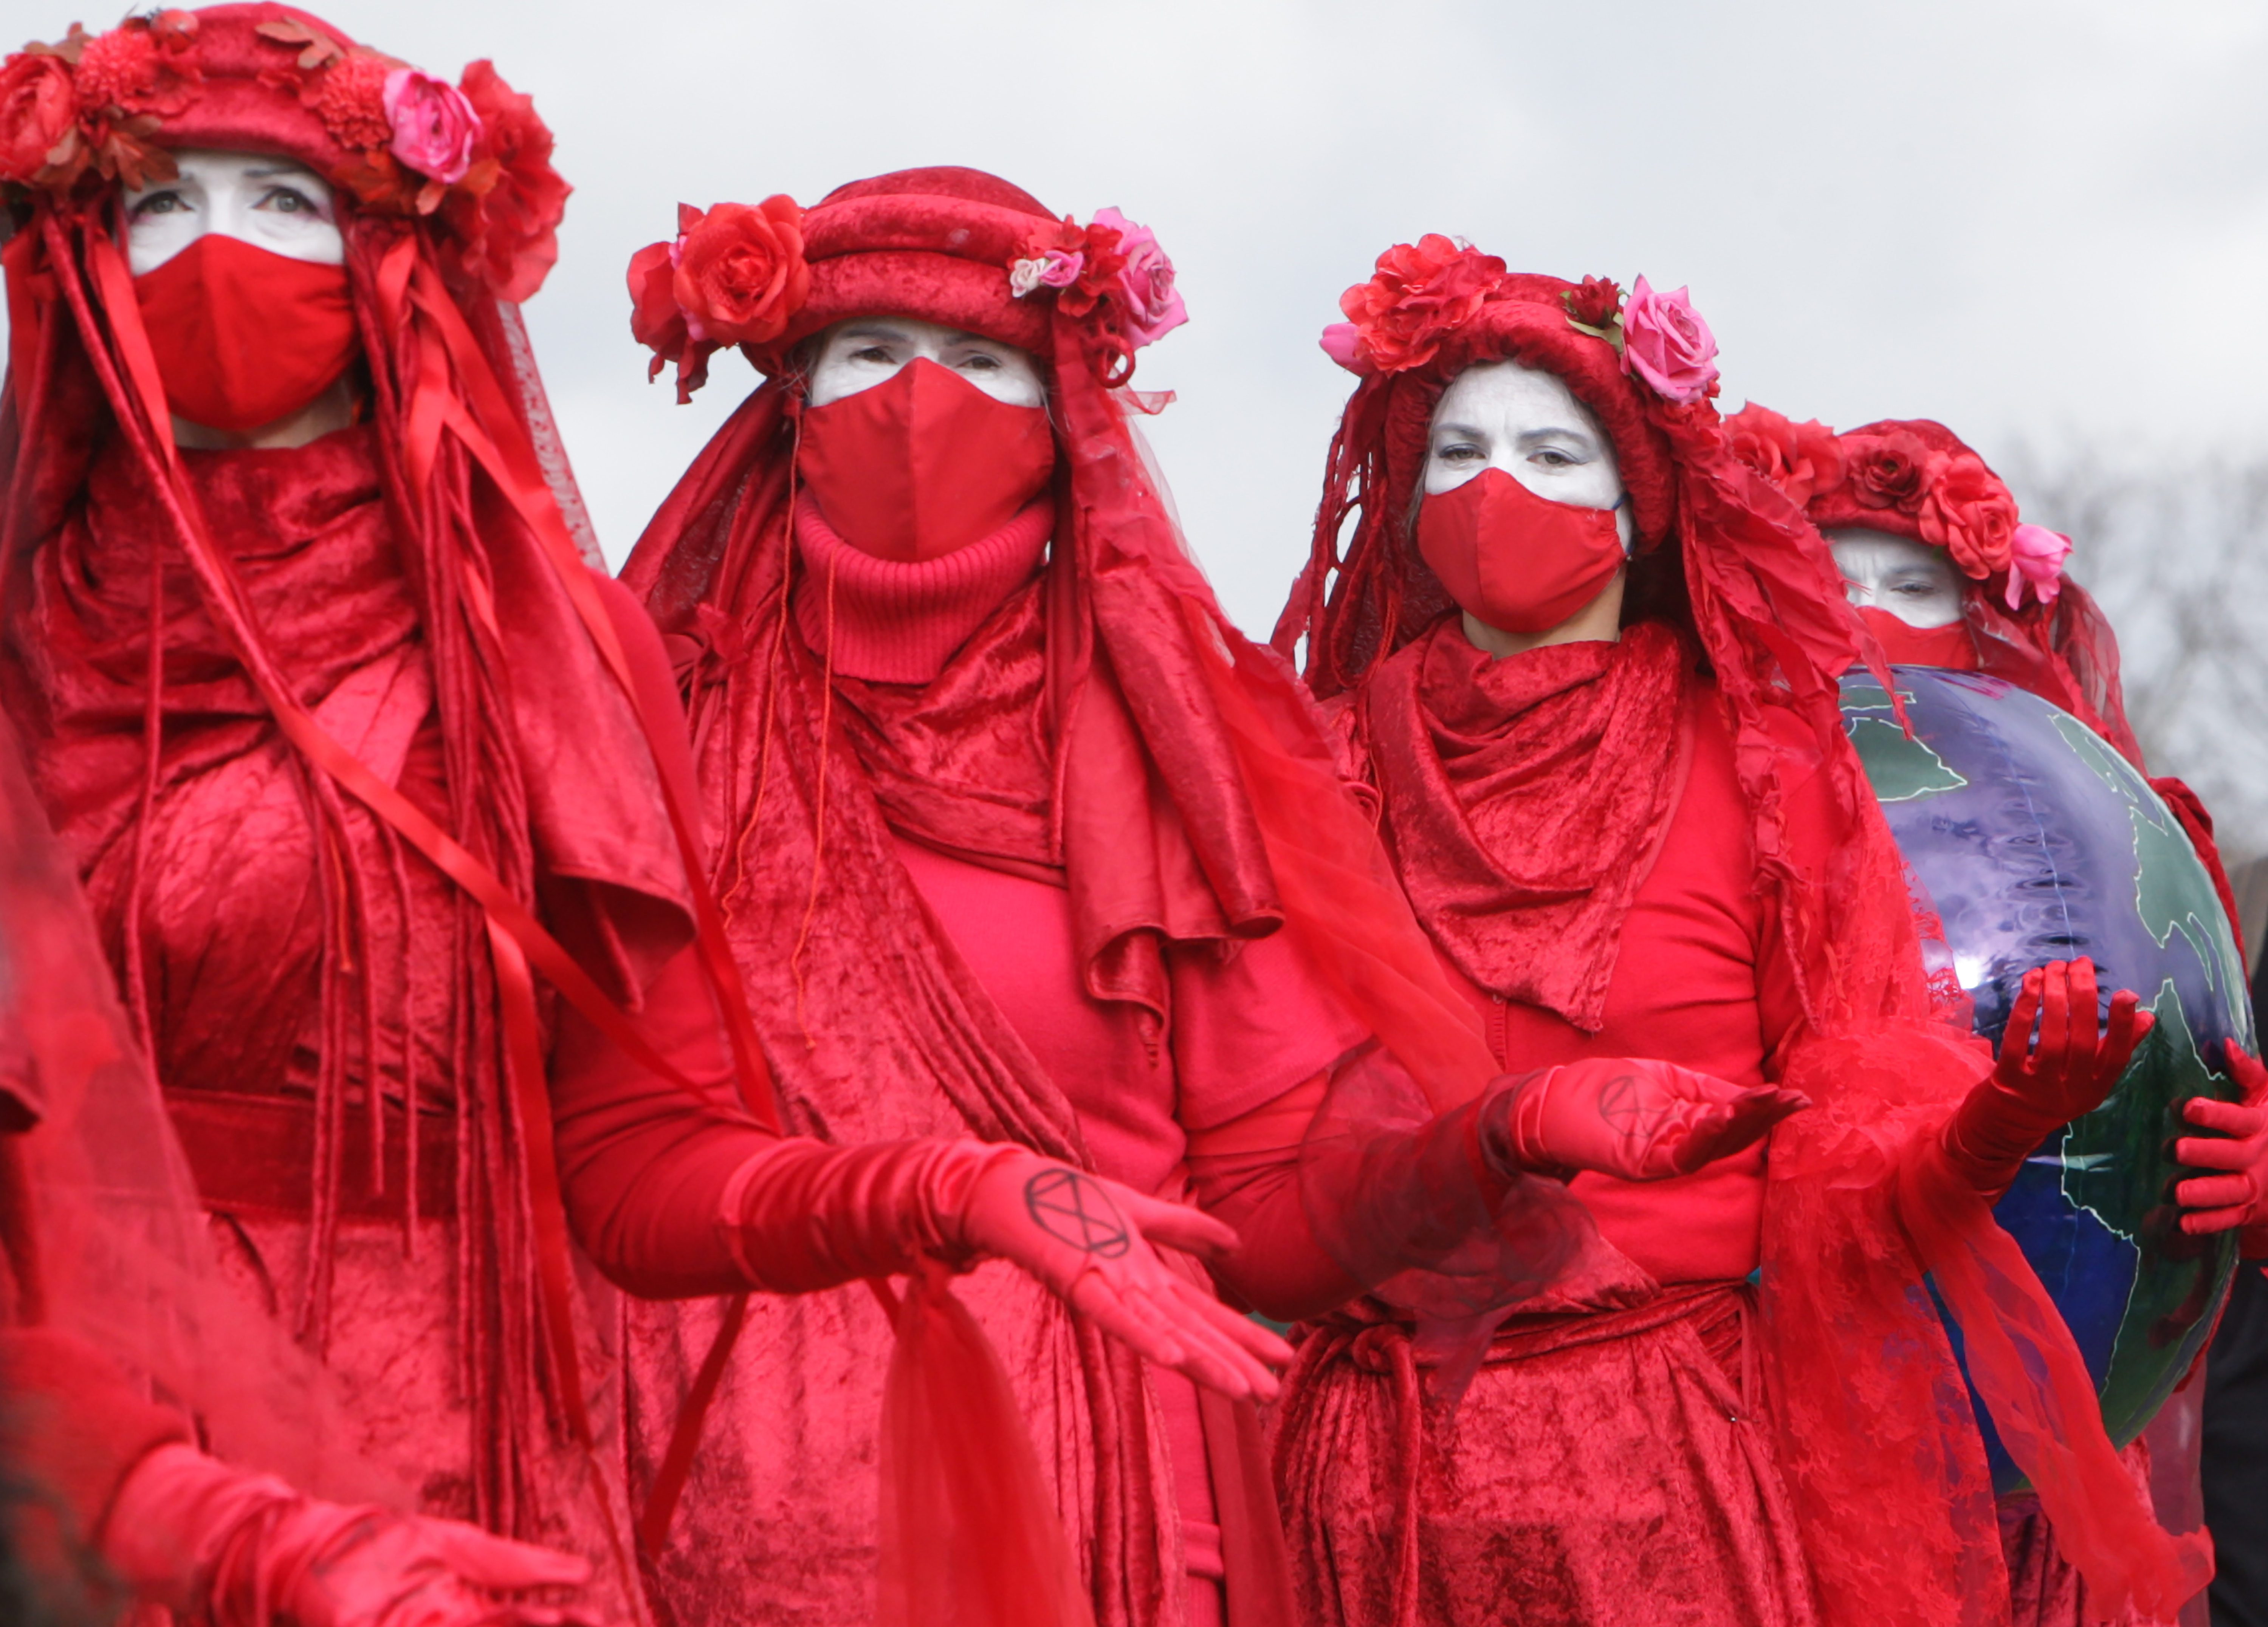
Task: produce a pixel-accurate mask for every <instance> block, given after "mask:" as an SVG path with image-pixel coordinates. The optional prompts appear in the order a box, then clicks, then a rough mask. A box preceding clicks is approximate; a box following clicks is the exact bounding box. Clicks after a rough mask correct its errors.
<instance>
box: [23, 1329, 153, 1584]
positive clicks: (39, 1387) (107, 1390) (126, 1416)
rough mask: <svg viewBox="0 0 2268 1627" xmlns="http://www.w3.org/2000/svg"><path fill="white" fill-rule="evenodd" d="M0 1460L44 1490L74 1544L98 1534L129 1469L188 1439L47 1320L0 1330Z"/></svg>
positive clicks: (107, 1365)
mask: <svg viewBox="0 0 2268 1627" xmlns="http://www.w3.org/2000/svg"><path fill="white" fill-rule="evenodd" d="M0 1395H5V1396H6V1398H7V1405H6V1406H5V1407H0V1460H4V1461H5V1462H6V1464H7V1466H8V1468H9V1469H10V1470H11V1472H13V1473H16V1474H20V1475H22V1476H24V1477H25V1479H26V1480H27V1481H29V1482H30V1483H32V1484H33V1486H34V1487H36V1488H37V1489H38V1490H39V1491H40V1492H42V1493H44V1494H45V1496H46V1497H47V1498H52V1499H53V1500H52V1502H50V1503H49V1504H48V1507H49V1508H50V1509H51V1510H53V1511H54V1512H55V1513H58V1514H59V1515H60V1516H61V1517H62V1518H63V1520H64V1522H65V1523H66V1524H67V1526H69V1527H70V1529H69V1530H68V1531H67V1532H66V1534H65V1535H67V1537H68V1538H69V1540H70V1542H72V1543H74V1544H78V1545H92V1543H93V1542H94V1541H95V1539H96V1538H97V1537H98V1536H99V1535H100V1527H101V1523H102V1517H103V1515H104V1513H107V1511H108V1509H109V1507H110V1504H111V1500H112V1498H114V1497H115V1496H116V1495H117V1492H118V1488H119V1486H120V1484H121V1483H122V1482H123V1481H124V1480H125V1478H126V1475H127V1471H128V1470H129V1469H132V1468H133V1467H134V1466H135V1465H136V1464H137V1463H139V1462H140V1461H142V1460H143V1459H144V1457H146V1456H148V1455H149V1454H151V1453H152V1452H154V1451H156V1450H157V1449H158V1447H163V1446H170V1445H172V1444H173V1443H174V1442H176V1441H186V1440H188V1439H189V1438H190V1434H189V1425H188V1419H187V1418H185V1417H182V1416H181V1415H180V1413H178V1412H173V1411H171V1410H167V1409H166V1408H164V1407H160V1406H158V1405H157V1404H155V1403H154V1402H151V1401H150V1400H149V1399H148V1398H147V1397H146V1396H144V1395H143V1394H142V1393H141V1392H140V1391H139V1390H137V1389H136V1388H135V1387H134V1386H133V1385H132V1384H131V1383H130V1382H129V1381H128V1380H127V1377H126V1375H125V1373H122V1372H121V1371H119V1369H118V1367H117V1366H116V1365H115V1364H114V1363H113V1362H112V1361H111V1360H110V1358H108V1357H107V1356H105V1355H104V1354H103V1353H102V1352H101V1351H98V1350H96V1349H95V1348H94V1347H93V1346H92V1345H91V1344H85V1343H84V1342H83V1341H81V1340H78V1339H75V1338H73V1337H71V1336H69V1335H68V1334H62V1333H56V1332H55V1331H53V1330H51V1329H37V1328H27V1329H7V1330H0Z"/></svg>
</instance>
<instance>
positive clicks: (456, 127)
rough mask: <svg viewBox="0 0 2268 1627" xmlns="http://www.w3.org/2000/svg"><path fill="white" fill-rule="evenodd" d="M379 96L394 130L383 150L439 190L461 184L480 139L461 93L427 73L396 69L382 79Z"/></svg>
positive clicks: (477, 116) (476, 119)
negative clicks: (383, 98)
mask: <svg viewBox="0 0 2268 1627" xmlns="http://www.w3.org/2000/svg"><path fill="white" fill-rule="evenodd" d="M384 95H385V102H386V119H387V123H388V124H389V125H391V126H392V127H393V129H394V140H393V142H392V143H391V144H389V145H388V147H387V151H390V152H392V153H393V154H394V157H395V158H399V159H401V162H402V163H403V165H405V166H407V167H409V168H410V169H413V170H416V172H417V173H419V174H421V175H423V176H425V177H427V178H428V179H429V180H438V181H439V182H440V183H441V184H442V185H443V186H445V187H453V186H455V185H456V184H457V183H458V182H459V181H460V180H463V179H464V178H465V173H466V172H467V171H468V170H469V169H471V168H472V167H473V144H474V143H475V142H476V141H478V140H479V139H480V134H481V115H480V114H477V113H475V112H474V111H473V104H472V103H471V102H469V101H468V100H466V99H465V93H464V92H462V91H460V90H459V89H458V88H457V87H456V86H455V85H451V84H450V83H449V82H448V81H447V80H446V79H437V78H435V77H433V76H432V75H431V74H430V73H420V72H418V71H417V70H416V69H415V68H396V69H395V70H394V71H393V72H391V73H389V74H387V76H386V90H385V92H384Z"/></svg>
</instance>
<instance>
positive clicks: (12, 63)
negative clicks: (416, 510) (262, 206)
mask: <svg viewBox="0 0 2268 1627" xmlns="http://www.w3.org/2000/svg"><path fill="white" fill-rule="evenodd" d="M551 145H552V142H551V132H550V131H549V129H547V128H545V126H544V124H543V121H541V119H539V118H538V117H536V115H535V109H534V103H533V102H532V101H531V100H530V99H528V98H527V97H525V96H522V95H519V94H518V93H517V92H514V91H513V90H512V87H511V86H510V85H507V84H505V83H504V80H503V79H502V78H501V77H499V76H498V75H497V71H496V70H495V68H494V67H493V66H492V65H491V64H490V63H486V62H476V63H472V64H470V65H469V66H468V67H467V68H466V70H465V71H464V74H463V76H462V78H461V79H460V83H458V84H457V85H449V84H448V83H446V81H444V80H441V79H438V78H435V77H432V76H431V75H429V74H425V73H422V72H419V71H418V70H416V69H414V68H412V67H410V66H409V64H408V63H402V62H400V61H398V60H396V59H395V58H394V57H391V56H387V55H383V54H381V53H379V52H377V51H374V50H372V49H370V48H368V47H365V46H360V45H357V44H356V43H355V42H354V41H353V40H350V39H348V38H347V37H346V36H345V35H344V34H342V33H339V32H338V31H337V30H336V29H335V28H333V27H331V26H330V25H328V23H325V22H324V21H322V19H320V18H317V17H313V16H311V15H310V14H308V13H307V12H306V11H298V10H296V9H295V8H293V7H291V6H285V5H273V4H259V5H217V6H210V7H207V8H206V9H204V10H203V11H159V12H157V13H155V14H153V15H151V16H145V17H131V18H128V19H127V20H126V21H124V22H123V23H121V24H120V25H119V26H117V27H115V28H114V29H112V30H110V32H109V33H103V34H92V35H91V34H88V33H86V32H85V30H84V29H82V28H80V27H79V26H77V25H76V24H74V25H73V26H72V27H71V32H70V35H69V37H67V38H66V39H64V40H62V41H61V42H60V43H57V44H55V45H39V44H33V45H30V46H27V47H26V48H24V49H23V50H22V51H19V52H18V53H17V54H15V55H12V56H10V57H9V58H7V60H6V62H5V63H0V183H4V184H5V186H6V188H8V189H9V190H11V191H13V190H15V189H16V188H24V189H26V190H30V191H33V192H40V193H45V194H47V195H49V196H51V197H53V198H55V200H56V201H57V202H63V201H65V200H67V199H70V198H72V197H74V196H84V195H92V192H93V191H94V190H96V189H99V188H101V187H102V186H104V185H107V184H118V185H124V186H129V187H131V186H142V185H145V184H147V183H148V182H150V181H151V180H162V179H165V178H166V177H168V176H170V175H171V174H172V173H173V158H172V156H171V154H172V152H173V151H175V150H179V149H181V148H188V147H211V148H219V149H222V150H225V151H239V152H272V153H278V154H282V155H283V156H284V157H287V158H297V159H298V160H299V161H300V162H301V163H303V164H306V166H308V167H309V168H311V169H313V170H314V171H315V172H316V173H319V174H320V175H322V176H324V177H325V178H326V179H327V180H329V181H330V182H331V183H332V184H333V185H334V186H335V187H336V188H338V189H339V190H340V192H341V193H342V194H343V195H346V197H347V198H348V199H349V200H350V202H351V204H352V206H353V207H354V208H356V209H357V210H361V211H363V212H365V213H372V214H391V215H397V216H407V217H413V218H418V219H423V220H426V221H429V222H431V224H432V225H433V226H434V228H435V231H436V235H437V236H438V238H439V239H441V240H442V241H443V242H444V243H445V244H446V247H447V248H448V251H449V254H450V257H451V258H452V259H453V261H456V262H457V264H459V265H460V267H461V268H462V269H464V270H466V271H467V272H468V273H469V274H470V275H472V276H475V277H476V278H477V279H479V280H480V281H482V282H483V283H486V284H487V285H488V286H489V287H490V290H492V291H494V292H495V293H496V295H497V297H498V298H503V299H505V300H509V301H511V302H512V303H514V304H517V303H519V302H520V301H522V300H525V299H527V298H529V297H530V296H531V295H533V294H534V292H535V291H536V290H537V289H538V288H539V287H541V285H542V283H543V279H544V276H545V275H546V273H548V272H549V270H550V269H551V265H552V262H553V261H555V260H556V259H557V258H558V243H557V235H556V234H557V230H558V225H559V222H560V219H561V217H562V216H563V214H564V212H565V209H566V202H567V194H568V190H569V188H568V186H567V183H566V182H565V181H564V180H561V179H560V177H559V174H558V173H557V172H556V170H554V169H553V168H552V167H551Z"/></svg>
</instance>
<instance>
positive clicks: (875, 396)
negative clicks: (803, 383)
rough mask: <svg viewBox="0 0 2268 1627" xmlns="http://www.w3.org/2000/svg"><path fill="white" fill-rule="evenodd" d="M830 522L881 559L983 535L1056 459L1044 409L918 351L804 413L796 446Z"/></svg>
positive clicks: (950, 548)
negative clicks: (988, 388)
mask: <svg viewBox="0 0 2268 1627" xmlns="http://www.w3.org/2000/svg"><path fill="white" fill-rule="evenodd" d="M797 460H798V463H799V467H801V470H802V474H803V479H804V483H805V484H806V485H807V486H809V487H810V488H811V495H812V496H813V497H814V498H816V499H817V500H818V503H819V510H820V512H821V513H822V514H824V515H826V517H827V523H828V525H830V526H834V527H835V529H836V531H837V532H838V533H840V534H841V535H842V538H843V541H845V542H848V543H849V544H851V547H853V548H857V549H858V551H859V552H860V553H863V554H872V555H873V556H875V557H876V558H878V559H902V560H918V559H936V558H938V557H939V556H941V555H945V554H950V553H954V552H955V551H956V550H958V549H961V548H967V547H968V545H969V544H970V543H972V542H982V541H983V540H984V539H985V538H986V537H989V536H990V535H992V534H994V533H995V532H997V531H998V530H999V529H1000V528H1001V527H1002V526H1005V525H1006V524H1007V523H1008V522H1009V521H1010V520H1012V519H1015V518H1016V516H1017V514H1018V513H1019V512H1020V511H1021V510H1022V509H1023V508H1024V506H1025V505H1026V504H1028V503H1030V502H1031V500H1032V499H1033V498H1034V497H1037V496H1039V494H1040V490H1041V488H1042V487H1043V486H1045V485H1046V484H1047V482H1048V475H1049V473H1050V472H1051V471H1052V470H1053V469H1054V468H1055V465H1056V441H1055V436H1054V435H1053V434H1052V433H1051V432H1050V431H1049V429H1048V415H1047V411H1046V409H1044V408H1040V407H1011V406H1009V405H1008V404H1007V403H1006V402H1005V401H994V400H993V399H992V398H991V397H990V396H989V395H987V394H984V392H983V391H982V390H980V389H978V388H977V387H976V386H975V385H973V384H971V383H969V382H968V380H967V379H963V378H961V376H960V375H959V374H958V373H955V372H953V371H952V369H950V368H946V367H940V366H939V365H938V364H936V363H935V362H932V361H931V360H929V359H928V358H927V357H916V358H915V359H914V360H912V361H910V362H909V363H907V364H905V365H904V366H903V367H901V368H900V369H898V371H897V372H894V373H892V374H891V375H890V376H889V377H888V378H887V379H884V380H883V381H882V382H881V383H880V384H877V385H873V386H871V387H868V388H866V389H864V390H861V391H859V392H858V394H856V395H846V396H843V398H842V399H841V400H839V401H829V402H828V404H827V405H826V406H824V407H814V408H812V409H810V410H808V411H806V413H805V414H804V415H803V445H802V448H801V450H800V451H799V453H797Z"/></svg>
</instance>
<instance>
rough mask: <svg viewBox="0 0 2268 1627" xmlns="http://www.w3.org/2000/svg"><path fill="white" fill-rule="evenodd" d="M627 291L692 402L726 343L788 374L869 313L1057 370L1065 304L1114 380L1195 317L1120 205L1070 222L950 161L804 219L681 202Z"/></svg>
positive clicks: (781, 200) (816, 209)
mask: <svg viewBox="0 0 2268 1627" xmlns="http://www.w3.org/2000/svg"><path fill="white" fill-rule="evenodd" d="M630 300H631V306H632V311H631V316H630V331H631V333H632V334H633V335H635V336H636V337H637V341H638V342H639V343H641V344H644V345H646V346H648V347H649V348H651V349H652V350H653V351H654V362H653V365H652V372H655V373H659V372H660V371H661V367H662V364H664V363H665V362H669V361H674V362H675V363H676V364H677V369H678V391H679V397H680V399H681V400H682V399H684V398H685V397H686V396H689V394H691V393H692V392H693V391H695V390H697V389H699V388H700V387H701V386H702V385H703V383H704V382H706V380H707V378H708V361H709V357H711V355H713V354H715V352H716V351H718V350H721V349H723V348H724V347H725V346H726V345H739V346H740V347H742V348H743V349H744V350H746V351H747V355H748V357H749V359H750V360H751V361H753V362H754V363H755V364H756V366H757V367H758V368H760V369H761V370H762V371H763V372H766V373H768V374H772V375H778V374H781V373H784V372H787V371H788V370H789V369H790V367H791V361H790V358H791V357H792V353H793V352H794V350H795V348H796V346H797V345H799V343H801V342H803V341H804V340H806V339H807V338H809V337H810V336H811V335H814V334H816V333H819V332H821V331H822V330H824V329H825V328H829V327H832V326H833V325H834V324H836V322H840V321H843V320H847V319H849V318H851V317H857V316H909V317H917V318H919V319H921V320H924V321H932V322H938V323H941V324H943V325H945V326H946V327H948V328H956V329H959V330H961V331H963V332H967V333H976V334H983V335H985V336H986V337H987V338H990V339H997V340H998V341H1000V342H1002V343H1004V344H1013V345H1014V346H1016V347H1017V348H1018V349H1019V350H1028V351H1031V352H1033V353H1034V354H1035V355H1037V356H1039V357H1041V358H1042V360H1045V359H1047V358H1048V357H1049V353H1050V351H1051V350H1052V349H1053V339H1052V335H1053V333H1054V327H1053V322H1054V313H1056V312H1057V310H1060V311H1062V312H1063V313H1064V314H1066V315H1069V316H1071V317H1072V318H1074V319H1077V320H1078V321H1079V323H1080V325H1081V327H1082V328H1083V330H1084V343H1083V345H1082V349H1083V350H1085V352H1086V357H1087V361H1088V364H1089V366H1090V367H1091V368H1092V369H1093V370H1094V372H1095V373H1096V374H1097V375H1098V376H1099V377H1101V378H1102V379H1104V381H1105V382H1106V383H1109V384H1114V385H1115V384H1123V383H1124V382H1125V381H1126V379H1129V378H1130V377H1131V375H1132V372H1133V358H1134V352H1135V350H1138V349H1139V348H1140V347H1141V346H1143V345H1145V344H1148V343H1150V342H1152V340H1155V339H1157V338H1159V337H1160V335H1164V334H1165V333H1167V332H1168V331H1169V330H1171V329H1172V328H1176V327H1179V326H1180V325H1181V323H1182V321H1183V320H1186V316H1185V313H1184V312H1183V310H1182V301H1181V297H1180V295H1179V294H1178V293H1176V292H1175V290H1174V269H1173V262H1172V261H1170V260H1168V259H1167V257H1166V254H1165V252H1164V251H1163V250H1162V249H1160V247H1158V241H1157V239H1156V237H1155V236H1154V235H1152V233H1151V232H1149V230H1148V229H1147V228H1145V227H1142V226H1138V225H1135V224H1134V223H1133V222H1131V221H1130V220H1128V219H1126V218H1125V217H1123V215H1121V214H1119V212H1118V211H1117V210H1115V209H1107V210H1098V211H1097V212H1096V214H1095V217H1094V219H1093V220H1092V221H1091V222H1090V223H1088V224H1087V225H1084V226H1082V225H1079V224H1078V222H1076V221H1074V220H1073V219H1071V217H1069V216H1065V217H1063V218H1062V219H1060V220H1059V219H1057V217H1055V216H1053V215H1051V214H1049V212H1048V210H1046V208H1045V207H1044V206H1042V204H1041V203H1040V202H1039V201H1038V200H1037V199H1035V198H1034V197H1033V196H1032V195H1031V194H1029V193H1027V192H1026V191H1024V190H1023V189H1022V188H1019V187H1013V186H1011V185H1010V184H1009V183H1008V182H1006V181H1005V180H1000V179H999V178H998V176H995V175H988V174H986V173H984V172H983V171H982V170H973V169H963V168H960V167H958V166H952V165H941V166H933V167H931V168H925V169H910V170H898V171H895V172H894V173H890V174H887V175H877V176H874V177H873V178H872V179H870V180H854V181H852V182H851V183H850V184H849V185H847V186H843V187H837V188H836V189H835V190H834V191H832V192H830V193H828V195H827V196H826V197H824V198H823V199H821V201H820V202H818V203H817V204H815V205H814V206H813V207H812V208H811V209H809V210H804V209H802V208H801V207H799V205H798V204H797V203H796V202H795V201H794V200H793V199H792V198H790V197H786V196H784V195H779V196H774V197H770V198H767V199H765V200H764V201H763V202H762V203H758V204H753V205H752V204H744V203H720V204H718V205H717V206H716V207H714V208H713V209H711V210H706V211H703V210H697V209H694V208H692V207H690V206H689V205H686V204H680V205H679V206H678V234H677V237H676V239H674V241H671V242H667V243H655V244H652V245H650V246H648V247H645V248H643V249H641V250H639V251H638V253H637V254H636V255H635V256H633V257H632V259H631V261H630Z"/></svg>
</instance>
